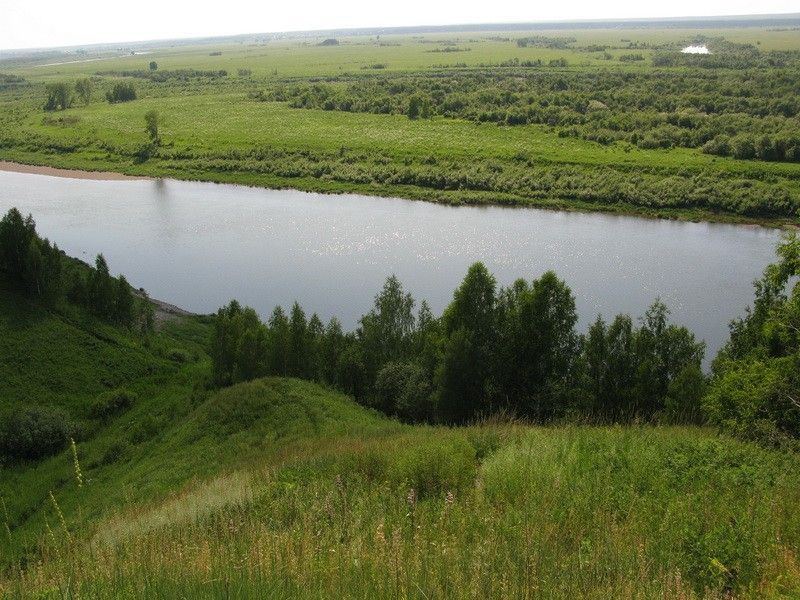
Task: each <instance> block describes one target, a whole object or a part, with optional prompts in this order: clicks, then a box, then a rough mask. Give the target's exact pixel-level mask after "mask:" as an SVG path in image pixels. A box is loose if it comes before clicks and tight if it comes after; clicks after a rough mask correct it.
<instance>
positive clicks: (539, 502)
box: [0, 290, 800, 599]
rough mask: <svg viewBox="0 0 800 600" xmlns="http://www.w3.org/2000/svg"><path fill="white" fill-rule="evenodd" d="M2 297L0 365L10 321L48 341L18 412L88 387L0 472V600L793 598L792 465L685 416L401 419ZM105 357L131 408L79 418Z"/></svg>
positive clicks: (190, 333) (184, 326) (798, 477)
mask: <svg viewBox="0 0 800 600" xmlns="http://www.w3.org/2000/svg"><path fill="white" fill-rule="evenodd" d="M3 294H4V296H0V297H4V298H5V299H6V304H5V305H4V311H5V313H6V314H8V315H9V317H8V320H7V321H5V322H4V323H6V324H5V325H3V329H2V331H1V333H2V334H3V338H4V339H5V340H6V341H5V345H3V346H0V352H2V357H3V361H4V363H3V364H6V363H7V362H9V358H10V357H11V356H12V355H13V354H14V353H17V352H23V351H24V349H25V339H26V337H25V336H26V331H28V332H30V333H31V335H33V337H32V338H31V339H34V340H37V341H36V343H37V345H38V346H40V347H42V348H51V349H52V348H54V347H55V346H58V345H60V346H62V348H61V349H60V350H59V352H61V354H60V355H59V356H58V360H57V361H54V362H53V363H52V364H51V363H47V362H43V363H42V365H43V366H41V367H39V370H41V371H43V374H37V373H35V372H34V370H35V369H36V363H30V365H29V366H28V367H27V369H28V371H26V372H25V373H23V375H24V377H22V378H21V379H19V380H18V382H17V386H18V387H20V389H19V390H17V393H16V395H14V396H11V397H10V398H12V402H14V403H20V402H25V401H28V400H27V399H28V398H30V399H33V400H34V401H38V400H39V398H40V396H41V397H42V398H44V399H46V400H47V401H48V402H55V401H56V400H57V398H58V394H57V391H58V389H59V387H60V386H61V385H62V384H61V383H59V382H61V381H62V378H63V377H65V376H67V375H68V374H69V373H71V372H72V369H85V370H86V374H85V376H86V377H87V380H86V385H87V391H86V393H85V394H84V395H83V396H80V395H79V394H78V392H77V391H76V392H75V393H74V394H73V395H72V396H70V395H65V396H64V402H63V403H62V406H63V407H65V408H67V409H68V410H69V411H70V413H71V414H72V415H73V417H80V418H82V419H83V422H84V423H85V426H86V430H85V434H84V435H83V436H81V437H79V438H76V439H75V444H74V446H73V445H72V444H70V445H69V446H68V447H67V448H66V449H65V450H64V451H63V452H62V453H61V454H59V455H57V456H54V457H52V458H50V459H46V460H43V461H40V462H38V463H32V464H16V465H11V464H9V465H5V466H3V467H2V468H0V496H1V497H2V499H3V506H2V514H0V519H2V521H3V531H2V532H0V534H1V535H2V539H3V544H0V551H1V552H2V555H0V597H8V598H64V597H66V598H73V597H75V598H77V597H81V598H139V597H153V598H175V597H227V598H229V597H270V598H319V597H348V598H375V597H390V598H393V597H397V598H420V599H422V598H452V597H474V598H485V597H492V598H576V597H583V598H609V597H614V598H694V597H697V598H699V597H709V598H729V597H742V598H764V597H767V598H770V597H771V598H787V597H793V596H796V595H798V594H800V560H798V551H800V513H798V512H797V510H796V507H797V506H798V504H799V503H800V468H798V467H800V463H799V462H798V460H799V459H798V457H797V456H796V455H792V454H786V453H781V452H777V451H769V450H764V449H762V448H759V447H756V446H754V445H750V444H746V443H742V442H738V441H735V440H732V439H729V438H726V437H720V436H718V435H716V434H715V433H714V432H712V431H709V430H705V429H699V428H689V427H682V428H681V427H674V428H664V427H660V428H652V427H636V426H634V427H589V426H569V427H558V426H553V427H533V426H529V425H526V424H524V423H520V422H514V421H507V420H504V419H495V420H491V421H486V422H482V423H480V424H476V425H473V426H471V427H464V428H457V429H451V428H445V427H430V426H414V427H412V426H406V425H402V424H400V423H398V422H396V421H392V420H389V419H387V418H385V417H382V416H380V415H379V414H378V413H375V412H373V411H370V410H367V409H365V408H363V407H361V406H359V405H357V404H355V403H354V402H353V401H352V400H351V399H349V398H347V397H345V396H343V395H341V394H339V393H335V392H332V391H330V390H326V389H324V388H321V387H319V386H317V385H314V384H311V383H308V382H302V381H299V380H292V379H282V378H267V379H260V380H255V381H252V382H249V383H245V384H239V385H237V386H233V387H230V388H226V389H224V390H221V391H217V392H212V391H209V390H207V389H205V387H204V386H203V385H202V380H203V376H204V374H205V373H207V369H208V363H207V360H208V359H207V357H206V355H205V350H204V347H203V345H202V343H201V340H203V339H204V337H205V336H207V335H208V334H209V329H208V327H209V326H208V323H207V321H206V320H204V319H202V318H190V319H186V320H183V321H176V322H172V323H168V324H167V325H166V326H165V327H164V329H162V330H161V331H160V332H159V333H158V334H156V336H154V338H153V339H152V340H151V341H150V342H149V343H148V344H147V345H145V344H144V343H143V342H142V341H141V340H137V339H136V338H135V337H134V336H130V335H127V334H125V333H124V332H122V331H120V330H116V336H117V337H113V336H111V335H110V334H108V333H107V334H106V336H105V337H104V338H102V341H101V342H96V343H101V344H102V345H101V346H100V347H97V346H96V345H95V342H91V343H90V342H87V341H86V339H87V338H86V337H85V336H86V335H87V332H92V331H95V332H96V330H95V329H93V327H95V326H94V325H92V323H91V322H89V323H86V322H83V321H81V320H71V319H70V318H68V317H67V316H65V315H62V314H60V313H58V312H52V311H46V310H44V309H41V310H38V309H36V310H34V308H35V307H33V308H32V307H29V306H25V305H23V304H22V303H19V302H16V301H15V300H16V298H17V297H16V296H15V295H14V294H13V292H11V291H8V290H5V291H4V292H3ZM30 311H33V312H32V313H31V312H30ZM29 313H30V314H33V315H35V316H36V319H32V318H31V317H30V316H28V317H26V315H29ZM15 314H16V315H17V316H18V317H19V319H18V321H19V323H18V326H17V328H13V327H11V326H10V325H8V323H9V322H10V321H13V319H11V316H13V315H15ZM89 339H96V338H94V337H90V338H89ZM107 347H108V348H114V347H118V348H119V358H118V359H114V360H121V361H122V363H121V364H123V365H124V364H126V360H130V361H132V362H133V364H137V361H139V360H142V357H144V358H146V359H147V360H148V361H150V362H151V364H152V365H154V369H155V370H154V371H153V372H151V373H150V374H149V375H144V376H142V375H139V374H136V373H137V372H136V371H135V370H134V371H133V372H132V373H133V374H132V375H131V377H133V378H134V379H132V380H125V381H123V383H124V385H125V387H126V388H129V389H131V390H135V391H136V394H137V398H136V401H135V402H133V403H131V404H130V406H129V407H128V408H127V410H125V411H124V412H119V413H114V414H113V415H111V416H110V417H109V418H107V419H101V420H94V419H93V418H92V417H88V416H83V417H81V415H83V413H82V412H81V411H82V410H84V408H82V407H89V406H91V405H92V404H91V403H92V402H93V401H94V400H95V398H96V395H95V393H94V390H95V389H102V388H104V387H107V384H108V382H106V383H104V380H105V378H106V377H108V372H107V371H106V369H112V368H116V367H115V365H116V364H117V363H116V362H114V361H113V360H112V361H111V362H110V363H108V364H104V362H103V357H104V356H106V354H105V349H106V348H107ZM176 347H178V348H180V349H182V351H183V352H185V353H186V354H188V355H193V356H196V362H190V363H186V362H181V363H177V364H175V363H172V362H170V361H169V360H168V359H164V358H163V356H168V355H169V353H170V350H172V349H174V348H176ZM53 351H54V350H53ZM108 356H110V357H113V356H116V355H115V354H113V352H111V353H110V354H108ZM37 360H39V359H37ZM87 361H88V362H87ZM45 374H47V376H46V377H45ZM20 382H22V383H20ZM24 382H29V387H28V388H27V392H26V388H25V387H24ZM113 385H114V386H115V387H116V386H118V385H119V381H117V380H114V382H113ZM48 386H52V387H48ZM48 389H50V392H49V394H50V395H48V394H47V393H45V392H42V391H41V390H48ZM112 389H113V388H112Z"/></svg>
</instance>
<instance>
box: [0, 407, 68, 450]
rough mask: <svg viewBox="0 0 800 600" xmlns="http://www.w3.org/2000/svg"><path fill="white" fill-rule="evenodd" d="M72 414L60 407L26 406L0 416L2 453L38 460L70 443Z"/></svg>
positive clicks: (0, 448) (0, 446)
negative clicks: (70, 415)
mask: <svg viewBox="0 0 800 600" xmlns="http://www.w3.org/2000/svg"><path fill="white" fill-rule="evenodd" d="M70 434H71V428H70V419H69V415H67V413H66V412H65V411H63V410H61V409H60V408H55V407H47V406H26V407H24V408H18V409H17V410H15V411H13V412H11V413H10V414H8V415H7V416H5V417H4V418H2V419H0V456H3V457H7V458H10V459H17V460H36V459H39V458H44V457H46V456H52V455H53V454H56V453H57V452H59V451H60V450H63V449H64V447H66V445H67V441H68V440H69V437H70Z"/></svg>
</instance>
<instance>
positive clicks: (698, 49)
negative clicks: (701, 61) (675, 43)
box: [681, 44, 711, 54]
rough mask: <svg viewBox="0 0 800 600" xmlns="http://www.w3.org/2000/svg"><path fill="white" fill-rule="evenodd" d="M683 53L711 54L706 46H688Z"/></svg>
mask: <svg viewBox="0 0 800 600" xmlns="http://www.w3.org/2000/svg"><path fill="white" fill-rule="evenodd" d="M681 52H683V53H684V54H711V52H710V51H709V49H708V47H707V46H706V45H705V44H703V45H702V46H686V47H685V48H684V49H683V50H681Z"/></svg>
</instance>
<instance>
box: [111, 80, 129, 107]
mask: <svg viewBox="0 0 800 600" xmlns="http://www.w3.org/2000/svg"><path fill="white" fill-rule="evenodd" d="M106 100H108V101H109V102H110V103H111V104H117V103H119V102H130V101H131V100H136V89H135V88H134V87H133V84H132V83H115V84H114V87H113V88H111V90H110V91H108V92H106Z"/></svg>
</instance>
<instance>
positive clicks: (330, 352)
mask: <svg viewBox="0 0 800 600" xmlns="http://www.w3.org/2000/svg"><path fill="white" fill-rule="evenodd" d="M344 347H345V337H344V333H343V332H342V324H341V323H340V322H339V319H337V318H336V317H331V320H330V321H328V324H327V325H326V326H325V332H324V333H323V335H322V339H321V341H320V350H319V352H320V355H319V362H320V369H321V372H320V377H321V378H322V381H324V382H325V383H328V384H335V383H336V376H337V370H336V365H337V362H338V360H339V356H340V355H341V354H342V351H343V350H344Z"/></svg>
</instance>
